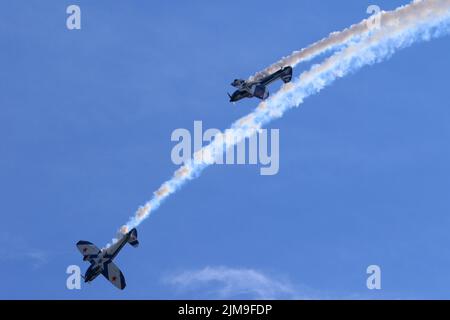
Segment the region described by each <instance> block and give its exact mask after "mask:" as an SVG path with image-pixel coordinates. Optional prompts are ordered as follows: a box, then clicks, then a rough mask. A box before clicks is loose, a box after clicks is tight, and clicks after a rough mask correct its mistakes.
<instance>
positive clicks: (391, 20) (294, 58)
mask: <svg viewBox="0 0 450 320" xmlns="http://www.w3.org/2000/svg"><path fill="white" fill-rule="evenodd" d="M438 2H439V1H421V0H418V1H413V2H412V3H410V4H408V5H405V6H401V7H399V8H397V9H395V10H394V11H388V12H386V11H380V12H379V13H378V14H376V15H374V16H372V17H371V18H368V19H364V20H362V21H361V22H359V23H357V24H354V25H352V26H350V27H348V28H346V29H344V30H342V31H337V32H332V33H330V34H329V35H328V37H326V38H324V39H321V40H319V41H317V42H315V43H313V44H312V45H310V46H308V47H306V48H303V49H301V50H300V51H294V52H293V53H292V54H291V55H289V56H286V57H283V58H281V59H280V60H279V61H277V62H275V63H274V64H272V65H270V66H269V67H267V68H266V69H264V70H262V71H259V72H257V73H255V74H254V75H253V76H250V77H249V78H248V80H249V81H254V80H259V79H261V78H263V77H265V76H267V75H269V74H272V73H274V72H275V71H277V70H279V69H281V68H283V67H285V66H291V67H295V66H296V65H298V64H299V63H301V62H306V61H309V60H312V59H314V58H315V57H317V56H319V55H321V54H324V53H327V52H330V51H333V50H337V49H342V48H344V47H346V46H348V45H351V44H352V43H354V42H358V41H359V40H361V39H362V38H364V37H367V36H368V35H369V34H370V33H371V31H373V29H374V28H376V26H375V23H376V21H377V20H379V21H382V22H383V25H384V26H392V25H395V24H397V23H398V19H399V18H406V17H407V16H414V15H415V14H417V12H418V11H424V10H425V11H429V10H433V9H435V6H439V5H440V4H439V3H438Z"/></svg>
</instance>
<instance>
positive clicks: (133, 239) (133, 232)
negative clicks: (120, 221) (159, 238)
mask: <svg viewBox="0 0 450 320" xmlns="http://www.w3.org/2000/svg"><path fill="white" fill-rule="evenodd" d="M128 243H129V244H131V245H132V246H133V247H135V248H136V247H137V246H139V241H138V239H137V230H136V228H133V229H132V230H131V231H130V237H129V238H128Z"/></svg>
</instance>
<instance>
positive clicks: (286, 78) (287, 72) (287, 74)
mask: <svg viewBox="0 0 450 320" xmlns="http://www.w3.org/2000/svg"><path fill="white" fill-rule="evenodd" d="M283 71H284V74H283V75H282V76H281V80H283V82H284V83H288V82H291V80H292V67H291V66H287V67H286V68H284V70H283Z"/></svg>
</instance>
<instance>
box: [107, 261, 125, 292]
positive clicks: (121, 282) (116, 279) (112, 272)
mask: <svg viewBox="0 0 450 320" xmlns="http://www.w3.org/2000/svg"><path fill="white" fill-rule="evenodd" d="M102 274H103V276H104V277H105V278H106V279H108V281H109V282H111V283H112V284H113V285H115V286H116V287H117V288H119V289H120V290H123V289H124V288H125V286H126V285H127V284H126V283H125V278H124V276H123V274H122V271H120V269H119V268H118V267H117V266H116V265H115V264H114V262H112V261H108V262H105V263H104V264H103V271H102Z"/></svg>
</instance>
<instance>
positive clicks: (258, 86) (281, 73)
mask: <svg viewBox="0 0 450 320" xmlns="http://www.w3.org/2000/svg"><path fill="white" fill-rule="evenodd" d="M278 79H281V80H282V81H283V82H284V83H288V82H290V81H291V80H292V67H290V66H287V67H284V68H282V69H280V70H278V71H277V72H275V73H272V74H270V75H268V76H266V77H264V78H262V79H259V80H256V81H245V80H242V79H236V80H234V81H233V82H232V83H231V85H232V86H233V87H235V88H237V90H236V91H235V92H234V93H233V94H232V95H230V94H228V96H229V97H230V102H236V101H239V100H241V99H244V98H253V97H256V98H259V99H261V100H265V99H267V98H268V97H269V90H268V89H267V86H268V85H269V84H271V83H272V82H274V81H276V80H278Z"/></svg>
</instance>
